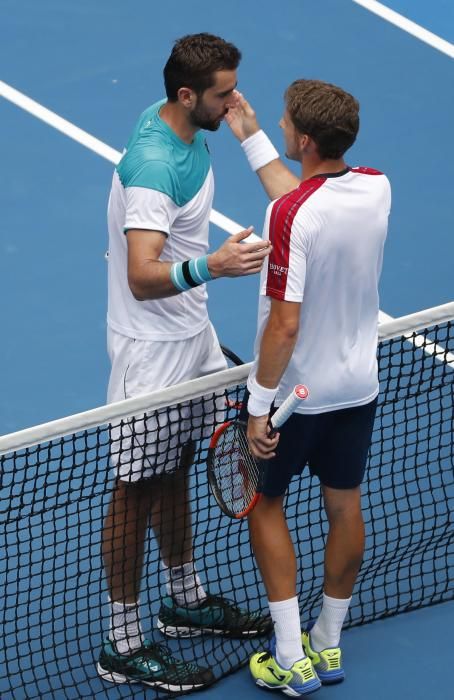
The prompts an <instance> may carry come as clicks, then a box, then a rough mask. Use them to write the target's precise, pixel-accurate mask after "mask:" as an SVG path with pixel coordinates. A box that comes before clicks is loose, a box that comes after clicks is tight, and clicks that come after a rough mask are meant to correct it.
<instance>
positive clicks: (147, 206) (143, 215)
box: [124, 187, 178, 236]
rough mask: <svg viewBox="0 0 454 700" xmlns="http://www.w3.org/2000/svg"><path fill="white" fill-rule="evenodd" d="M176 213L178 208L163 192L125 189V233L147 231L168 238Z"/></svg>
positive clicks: (141, 188)
mask: <svg viewBox="0 0 454 700" xmlns="http://www.w3.org/2000/svg"><path fill="white" fill-rule="evenodd" d="M177 213H178V207H177V206H176V204H175V203H174V202H173V200H172V199H171V198H170V197H169V196H168V195H166V194H164V193H163V192H158V191H157V190H153V189H149V188H147V187H127V188H126V217H125V224H124V232H125V233H126V232H127V231H129V230H130V229H147V230H150V231H162V232H163V233H165V234H166V235H167V236H169V235H170V233H171V229H172V224H173V222H174V221H175V218H176V216H177Z"/></svg>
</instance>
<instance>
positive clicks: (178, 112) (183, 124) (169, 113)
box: [159, 102, 198, 143]
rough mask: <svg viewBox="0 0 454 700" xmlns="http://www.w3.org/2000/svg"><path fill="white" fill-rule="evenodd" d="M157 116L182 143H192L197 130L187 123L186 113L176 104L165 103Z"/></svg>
mask: <svg viewBox="0 0 454 700" xmlns="http://www.w3.org/2000/svg"><path fill="white" fill-rule="evenodd" d="M159 116H160V117H161V119H162V120H163V121H164V122H165V123H166V124H167V126H169V127H170V128H171V129H172V131H174V132H175V133H176V135H177V136H178V137H179V138H180V139H181V140H182V141H184V142H185V143H192V142H193V140H194V134H195V133H196V131H198V129H197V127H196V126H193V125H192V124H191V123H190V122H189V121H188V116H187V113H186V112H185V111H184V110H183V109H182V107H181V105H180V104H179V103H178V102H166V103H165V104H164V105H162V107H161V109H160V111H159Z"/></svg>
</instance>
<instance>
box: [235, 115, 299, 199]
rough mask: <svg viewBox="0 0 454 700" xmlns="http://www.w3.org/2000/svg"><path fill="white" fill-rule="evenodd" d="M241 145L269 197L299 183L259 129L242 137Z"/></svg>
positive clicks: (273, 197)
mask: <svg viewBox="0 0 454 700" xmlns="http://www.w3.org/2000/svg"><path fill="white" fill-rule="evenodd" d="M241 147H242V149H243V151H244V153H245V155H246V158H247V159H248V162H249V165H250V166H251V168H252V170H254V172H256V173H257V175H258V176H259V178H260V182H261V183H262V185H263V187H264V189H265V192H266V193H267V195H268V197H269V198H270V199H277V198H278V197H282V195H284V194H287V193H288V192H291V191H292V190H294V189H295V188H296V187H298V185H299V184H300V182H301V181H300V179H299V178H297V177H296V175H295V174H294V173H292V171H291V170H289V169H288V168H287V166H286V165H284V163H283V162H282V160H281V159H280V158H279V153H278V152H277V151H276V149H275V148H274V146H273V144H272V143H271V141H270V139H269V138H268V136H267V135H266V134H265V132H264V131H262V130H261V129H260V130H258V131H256V132H255V133H253V134H252V135H251V136H248V138H246V139H244V140H243V141H242V143H241Z"/></svg>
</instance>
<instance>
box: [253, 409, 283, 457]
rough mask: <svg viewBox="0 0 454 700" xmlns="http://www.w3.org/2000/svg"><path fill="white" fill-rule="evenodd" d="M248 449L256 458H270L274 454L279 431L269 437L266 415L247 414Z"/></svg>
mask: <svg viewBox="0 0 454 700" xmlns="http://www.w3.org/2000/svg"><path fill="white" fill-rule="evenodd" d="M247 441H248V444H249V451H250V453H251V454H252V455H253V456H254V457H255V458H256V459H271V458H272V457H275V456H276V446H277V443H278V442H279V433H275V434H274V435H273V437H270V425H269V421H268V415H266V416H249V420H248V424H247Z"/></svg>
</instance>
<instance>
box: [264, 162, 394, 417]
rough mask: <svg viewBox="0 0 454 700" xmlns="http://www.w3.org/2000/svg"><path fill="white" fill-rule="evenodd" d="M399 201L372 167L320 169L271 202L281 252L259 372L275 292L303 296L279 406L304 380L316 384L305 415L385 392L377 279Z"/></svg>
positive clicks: (271, 272) (274, 261)
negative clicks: (390, 219)
mask: <svg viewBox="0 0 454 700" xmlns="http://www.w3.org/2000/svg"><path fill="white" fill-rule="evenodd" d="M390 206H391V189H390V185H389V181H388V179H387V177H386V176H385V175H383V174H382V173H380V172H379V171H377V170H372V169H370V168H348V169H346V170H344V171H342V172H340V173H335V174H327V175H317V176H315V177H312V178H310V179H308V180H305V181H304V182H302V183H301V185H300V186H299V187H297V188H296V189H295V190H293V191H292V192H290V193H289V194H286V195H284V196H283V197H281V198H280V199H278V200H276V201H274V202H271V204H270V205H269V206H268V209H267V212H266V218H265V225H264V232H263V238H264V239H268V238H269V240H270V241H271V243H272V244H273V250H272V252H271V254H270V256H269V258H268V260H267V263H265V265H264V267H263V270H262V275H261V284H260V299H259V311H258V330H257V337H256V343H255V356H256V360H255V363H254V366H253V369H252V376H254V375H255V368H256V365H257V360H258V352H259V348H260V340H261V337H262V333H263V330H264V328H265V325H266V322H267V319H268V315H269V310H270V304H271V298H274V299H279V300H284V301H293V302H300V303H301V317H300V330H299V335H298V339H297V342H296V346H295V349H294V351H293V355H292V358H291V360H290V362H289V364H288V366H287V369H286V371H285V372H284V375H283V377H282V379H281V382H280V385H279V392H278V395H277V399H276V403H277V404H279V403H280V402H281V401H282V400H283V399H284V398H285V396H286V395H287V394H288V393H290V391H291V390H292V388H293V386H294V385H295V384H300V383H304V384H307V386H308V387H309V391H310V396H309V398H308V399H306V401H305V402H304V403H303V404H302V406H301V408H300V409H299V412H300V413H323V412H326V411H331V410H337V409H340V408H347V407H350V406H359V405H362V404H366V403H369V401H372V400H373V399H374V398H375V396H376V395H377V393H378V372H377V359H376V352H377V326H378V310H379V303H378V282H379V277H380V272H381V267H382V260H383V246H384V242H385V239H386V233H387V227H388V216H389V211H390Z"/></svg>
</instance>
